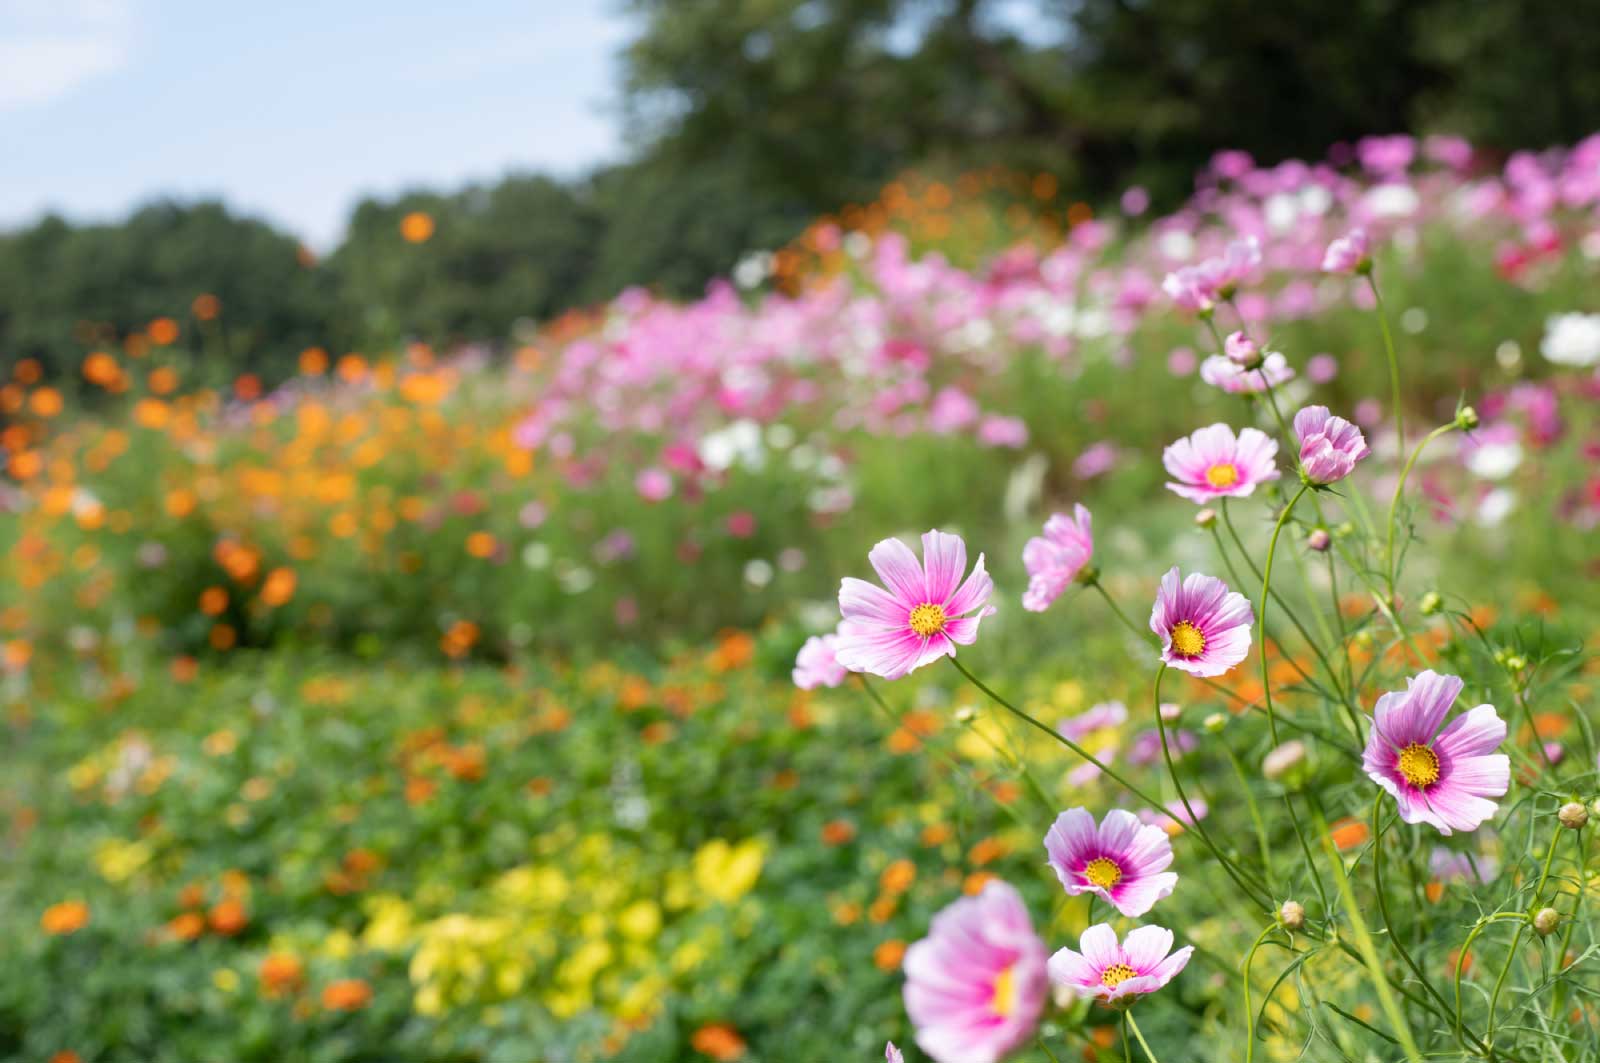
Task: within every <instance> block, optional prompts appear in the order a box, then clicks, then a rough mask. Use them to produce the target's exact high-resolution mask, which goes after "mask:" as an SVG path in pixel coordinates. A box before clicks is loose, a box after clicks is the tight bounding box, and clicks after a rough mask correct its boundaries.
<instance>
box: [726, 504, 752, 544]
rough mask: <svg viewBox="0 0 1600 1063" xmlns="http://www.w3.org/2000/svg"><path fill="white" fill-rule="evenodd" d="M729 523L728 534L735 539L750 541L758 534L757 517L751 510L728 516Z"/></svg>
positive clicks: (743, 510) (742, 510)
mask: <svg viewBox="0 0 1600 1063" xmlns="http://www.w3.org/2000/svg"><path fill="white" fill-rule="evenodd" d="M727 523H728V534H729V535H731V536H733V537H734V538H735V539H748V538H750V536H752V535H754V534H755V533H756V515H755V514H754V513H751V512H750V511H749V510H746V509H741V510H739V512H737V513H730V514H728V522H727Z"/></svg>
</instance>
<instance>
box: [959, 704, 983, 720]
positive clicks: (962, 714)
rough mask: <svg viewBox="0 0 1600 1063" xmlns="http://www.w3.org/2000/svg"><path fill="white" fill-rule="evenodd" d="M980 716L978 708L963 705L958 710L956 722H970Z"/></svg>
mask: <svg viewBox="0 0 1600 1063" xmlns="http://www.w3.org/2000/svg"><path fill="white" fill-rule="evenodd" d="M977 718H978V710H977V709H975V708H973V707H972V706H971V705H963V706H961V707H960V708H959V709H957V710H956V723H959V724H969V723H971V722H972V721H973V720H976V719H977Z"/></svg>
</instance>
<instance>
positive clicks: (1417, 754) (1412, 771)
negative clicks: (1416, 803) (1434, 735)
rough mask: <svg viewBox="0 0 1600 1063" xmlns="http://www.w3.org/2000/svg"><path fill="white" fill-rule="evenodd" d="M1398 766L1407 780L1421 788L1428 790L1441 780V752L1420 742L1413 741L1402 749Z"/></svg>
mask: <svg viewBox="0 0 1600 1063" xmlns="http://www.w3.org/2000/svg"><path fill="white" fill-rule="evenodd" d="M1396 767H1398V768H1399V769H1400V774H1401V775H1403V776H1405V780H1406V782H1408V783H1410V784H1411V785H1412V786H1415V787H1416V788H1417V789H1419V790H1426V789H1427V788H1428V787H1430V786H1432V785H1433V784H1434V783H1436V782H1438V781H1439V754H1437V753H1435V752H1434V751H1433V750H1432V749H1430V748H1429V747H1427V746H1425V745H1422V744H1421V743H1419V742H1413V743H1411V744H1410V745H1409V746H1406V747H1405V748H1404V749H1402V750H1401V751H1400V758H1399V761H1398V763H1397V764H1396Z"/></svg>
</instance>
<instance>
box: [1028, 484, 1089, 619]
mask: <svg viewBox="0 0 1600 1063" xmlns="http://www.w3.org/2000/svg"><path fill="white" fill-rule="evenodd" d="M1093 554H1094V533H1093V531H1092V529H1091V527H1090V516H1089V511H1088V510H1087V509H1086V508H1084V507H1083V506H1082V505H1077V506H1074V507H1073V515H1072V516H1071V517H1070V518H1069V517H1068V516H1067V515H1066V514H1065V513H1057V514H1054V515H1053V516H1051V518H1050V519H1049V520H1047V521H1045V522H1044V534H1043V535H1042V536H1034V537H1033V538H1032V539H1029V540H1028V542H1027V544H1026V545H1025V546H1023V548H1022V567H1023V568H1025V569H1027V570H1028V589H1027V591H1026V592H1024V593H1023V595H1022V607H1023V608H1024V609H1027V610H1029V611H1030V612H1034V613H1042V612H1044V611H1045V610H1046V609H1048V608H1050V603H1051V602H1054V601H1055V600H1056V599H1057V598H1059V597H1061V592H1062V591H1064V590H1066V589H1067V588H1068V587H1069V586H1071V585H1072V581H1073V580H1074V579H1076V578H1077V577H1078V574H1079V573H1080V572H1082V571H1083V569H1084V566H1086V565H1087V564H1088V563H1089V558H1090V557H1092V556H1093Z"/></svg>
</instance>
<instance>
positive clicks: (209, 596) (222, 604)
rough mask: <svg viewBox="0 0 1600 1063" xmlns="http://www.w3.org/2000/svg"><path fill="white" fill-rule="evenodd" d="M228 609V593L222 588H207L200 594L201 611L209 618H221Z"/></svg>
mask: <svg viewBox="0 0 1600 1063" xmlns="http://www.w3.org/2000/svg"><path fill="white" fill-rule="evenodd" d="M226 608H228V592H227V591H225V590H223V589H222V588H221V587H207V588H206V589H205V590H203V591H201V592H200V611H201V612H202V613H204V614H206V615H207V616H220V615H222V611H223V610H224V609H226Z"/></svg>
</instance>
